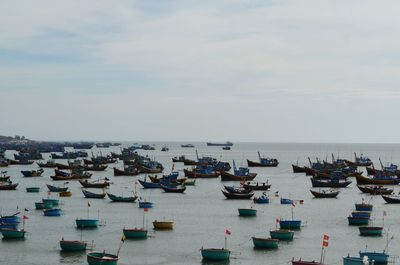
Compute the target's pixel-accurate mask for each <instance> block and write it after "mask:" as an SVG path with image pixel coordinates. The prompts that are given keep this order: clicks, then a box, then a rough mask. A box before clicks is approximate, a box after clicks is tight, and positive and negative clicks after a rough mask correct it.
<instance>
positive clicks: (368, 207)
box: [355, 202, 374, 212]
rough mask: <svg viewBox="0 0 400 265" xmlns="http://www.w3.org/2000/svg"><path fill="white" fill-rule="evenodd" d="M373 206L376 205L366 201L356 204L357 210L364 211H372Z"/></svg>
mask: <svg viewBox="0 0 400 265" xmlns="http://www.w3.org/2000/svg"><path fill="white" fill-rule="evenodd" d="M373 207H374V206H373V205H372V204H369V203H364V202H362V203H356V204H355V208H356V211H364V212H366V211H369V212H370V211H372V209H373Z"/></svg>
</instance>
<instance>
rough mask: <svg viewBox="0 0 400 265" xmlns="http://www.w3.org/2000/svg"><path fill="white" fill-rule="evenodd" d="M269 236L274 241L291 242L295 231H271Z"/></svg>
mask: <svg viewBox="0 0 400 265" xmlns="http://www.w3.org/2000/svg"><path fill="white" fill-rule="evenodd" d="M269 234H270V236H271V238H272V239H278V240H286V241H289V240H293V236H294V231H292V230H287V229H277V230H271V231H269Z"/></svg>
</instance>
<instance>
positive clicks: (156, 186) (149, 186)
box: [138, 179, 161, 189]
mask: <svg viewBox="0 0 400 265" xmlns="http://www.w3.org/2000/svg"><path fill="white" fill-rule="evenodd" d="M138 182H139V183H140V185H142V187H143V188H144V189H161V184H160V183H153V182H148V181H146V180H140V179H138Z"/></svg>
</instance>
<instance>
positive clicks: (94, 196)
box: [82, 190, 106, 199]
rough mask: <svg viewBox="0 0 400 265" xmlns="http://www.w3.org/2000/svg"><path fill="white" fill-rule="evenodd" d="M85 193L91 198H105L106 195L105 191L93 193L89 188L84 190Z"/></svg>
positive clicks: (86, 196)
mask: <svg viewBox="0 0 400 265" xmlns="http://www.w3.org/2000/svg"><path fill="white" fill-rule="evenodd" d="M82 193H83V195H84V196H85V198H90V199H104V197H106V194H105V193H100V194H98V193H93V192H90V191H87V190H82Z"/></svg>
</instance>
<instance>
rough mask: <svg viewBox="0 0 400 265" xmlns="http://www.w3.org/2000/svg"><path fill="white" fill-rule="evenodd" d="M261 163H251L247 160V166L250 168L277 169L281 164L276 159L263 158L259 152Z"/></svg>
mask: <svg viewBox="0 0 400 265" xmlns="http://www.w3.org/2000/svg"><path fill="white" fill-rule="evenodd" d="M258 160H259V162H255V161H251V160H248V159H247V166H249V167H277V166H278V164H279V162H278V160H277V159H276V158H267V157H261V155H260V152H258Z"/></svg>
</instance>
